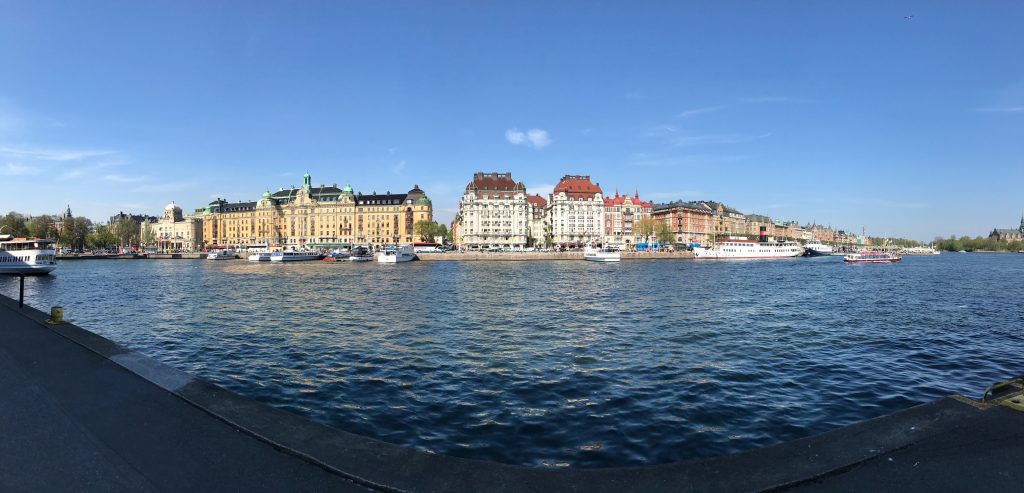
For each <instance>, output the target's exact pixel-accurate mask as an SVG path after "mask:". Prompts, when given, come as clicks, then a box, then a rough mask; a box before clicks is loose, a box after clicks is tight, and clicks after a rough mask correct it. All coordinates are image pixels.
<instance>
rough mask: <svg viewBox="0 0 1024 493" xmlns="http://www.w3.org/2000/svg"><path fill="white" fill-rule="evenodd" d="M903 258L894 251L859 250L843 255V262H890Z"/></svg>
mask: <svg viewBox="0 0 1024 493" xmlns="http://www.w3.org/2000/svg"><path fill="white" fill-rule="evenodd" d="M900 260H903V257H900V255H899V254H898V253H896V252H880V251H873V250H872V251H868V250H865V251H861V252H857V253H851V254H848V255H846V256H845V257H843V262H849V263H851V264H891V263H896V262H899V261H900Z"/></svg>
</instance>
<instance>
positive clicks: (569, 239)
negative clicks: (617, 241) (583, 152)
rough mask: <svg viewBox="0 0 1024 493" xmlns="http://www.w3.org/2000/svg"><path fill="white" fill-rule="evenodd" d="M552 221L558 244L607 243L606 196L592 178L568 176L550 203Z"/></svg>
mask: <svg viewBox="0 0 1024 493" xmlns="http://www.w3.org/2000/svg"><path fill="white" fill-rule="evenodd" d="M548 220H549V221H550V223H551V238H552V241H553V242H554V244H555V245H558V246H565V247H575V246H584V245H587V244H590V243H602V242H603V241H604V194H603V193H601V184H600V183H591V181H590V177H589V176H583V175H565V176H563V177H562V179H561V180H560V181H559V182H558V184H557V185H555V189H554V191H552V193H551V199H550V200H548Z"/></svg>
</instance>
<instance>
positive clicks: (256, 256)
mask: <svg viewBox="0 0 1024 493" xmlns="http://www.w3.org/2000/svg"><path fill="white" fill-rule="evenodd" d="M249 261H250V262H270V252H256V253H251V254H249Z"/></svg>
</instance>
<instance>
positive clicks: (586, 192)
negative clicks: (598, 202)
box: [552, 175, 601, 199]
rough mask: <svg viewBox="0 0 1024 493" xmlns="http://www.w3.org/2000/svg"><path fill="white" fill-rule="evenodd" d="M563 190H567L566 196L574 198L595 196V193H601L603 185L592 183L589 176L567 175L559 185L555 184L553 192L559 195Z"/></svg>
mask: <svg viewBox="0 0 1024 493" xmlns="http://www.w3.org/2000/svg"><path fill="white" fill-rule="evenodd" d="M561 192H565V195H566V196H568V197H569V198H574V199H576V198H593V197H594V194H597V193H601V187H600V186H599V185H596V184H594V183H591V182H590V177H589V176H582V175H565V176H563V177H562V180H561V181H559V182H558V185H555V190H554V191H553V192H552V194H554V195H558V194H559V193H561Z"/></svg>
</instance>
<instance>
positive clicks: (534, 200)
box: [526, 195, 548, 207]
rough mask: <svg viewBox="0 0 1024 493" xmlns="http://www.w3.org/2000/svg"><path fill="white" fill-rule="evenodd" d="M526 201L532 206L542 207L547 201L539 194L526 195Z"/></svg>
mask: <svg viewBox="0 0 1024 493" xmlns="http://www.w3.org/2000/svg"><path fill="white" fill-rule="evenodd" d="M526 202H528V203H529V204H530V205H532V206H534V207H544V206H546V205H548V201H547V200H544V197H541V196H540V195H530V196H528V197H526Z"/></svg>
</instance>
